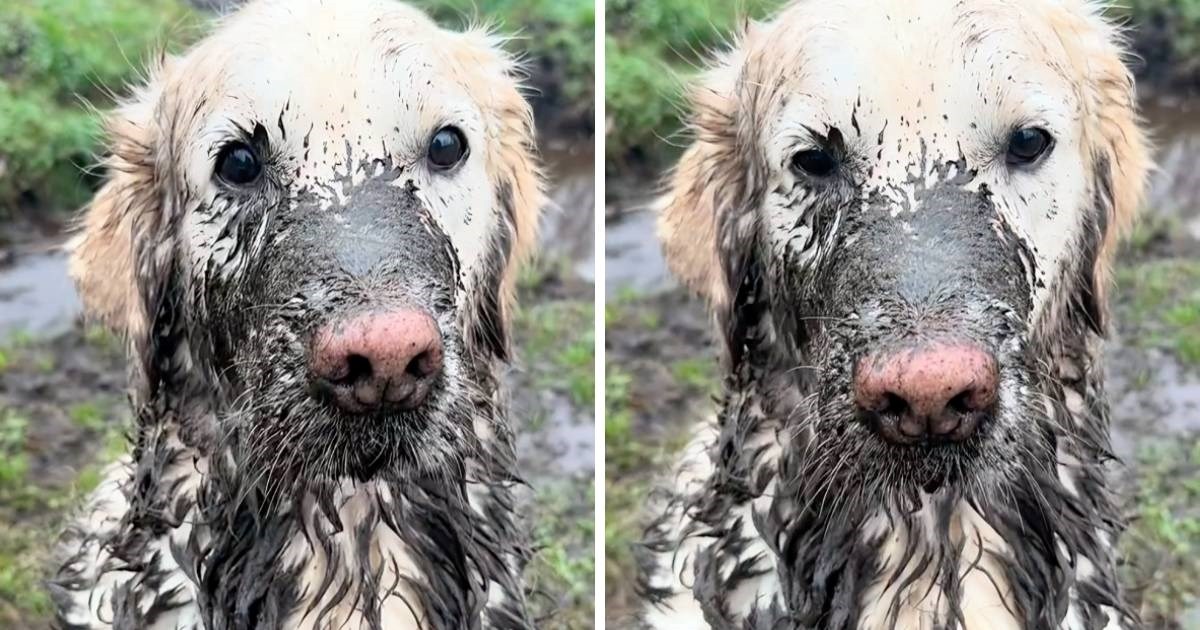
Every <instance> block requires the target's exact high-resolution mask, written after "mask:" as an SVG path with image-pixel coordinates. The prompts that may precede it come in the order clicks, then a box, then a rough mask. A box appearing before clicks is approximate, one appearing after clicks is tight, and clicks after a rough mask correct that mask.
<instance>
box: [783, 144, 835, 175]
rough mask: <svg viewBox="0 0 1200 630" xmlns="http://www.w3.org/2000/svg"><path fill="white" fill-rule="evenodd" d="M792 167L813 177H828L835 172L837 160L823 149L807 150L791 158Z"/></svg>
mask: <svg viewBox="0 0 1200 630" xmlns="http://www.w3.org/2000/svg"><path fill="white" fill-rule="evenodd" d="M792 165H793V166H795V167H796V168H798V169H800V170H802V171H804V172H805V173H808V174H809V175H812V176H813V177H828V176H829V175H831V174H832V173H833V172H834V171H836V170H837V167H838V162H837V158H835V157H833V154H832V153H830V152H829V151H826V150H824V149H808V150H807V151H801V152H799V153H797V154H796V155H793V156H792Z"/></svg>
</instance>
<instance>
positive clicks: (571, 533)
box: [528, 479, 596, 628]
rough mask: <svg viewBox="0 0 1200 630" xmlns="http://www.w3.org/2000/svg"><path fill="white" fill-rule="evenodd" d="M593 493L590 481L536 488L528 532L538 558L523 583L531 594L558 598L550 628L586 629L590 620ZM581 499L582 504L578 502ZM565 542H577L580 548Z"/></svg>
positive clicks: (592, 609) (592, 605) (593, 561)
mask: <svg viewBox="0 0 1200 630" xmlns="http://www.w3.org/2000/svg"><path fill="white" fill-rule="evenodd" d="M594 487H595V486H594V485H593V484H592V483H591V480H590V479H571V480H564V481H561V482H557V483H553V484H544V485H543V486H542V487H540V488H538V496H537V503H536V506H535V509H537V510H538V512H539V514H541V517H539V518H538V519H537V529H536V531H535V532H534V541H535V544H536V545H537V547H538V553H537V555H536V556H535V557H534V561H533V564H532V566H531V567H530V569H529V577H528V579H529V586H530V588H531V589H532V590H533V592H534V593H544V594H546V595H550V594H552V593H557V594H559V600H560V601H554V602H551V606H550V608H552V609H553V610H554V611H555V614H554V615H553V623H554V627H560V628H584V627H589V626H590V623H591V620H592V617H593V615H594V614H595V597H594V596H593V593H592V587H593V584H594V580H593V578H594V576H595V573H596V559H595V556H594V554H592V553H591V544H590V543H591V540H592V537H593V532H594V531H595V529H594V528H595V522H594V521H593V519H592V510H591V509H590V506H591V505H592V498H593V497H594V493H595V491H594ZM581 493H582V494H584V495H586V497H587V499H586V500H584V501H581V500H580V499H579V495H580V494H581ZM582 507H587V508H589V509H581V508H582ZM566 541H576V542H583V543H585V548H574V546H572V545H569V544H567V542H566ZM535 603H536V602H535ZM542 627H545V626H544V625H543V626H542Z"/></svg>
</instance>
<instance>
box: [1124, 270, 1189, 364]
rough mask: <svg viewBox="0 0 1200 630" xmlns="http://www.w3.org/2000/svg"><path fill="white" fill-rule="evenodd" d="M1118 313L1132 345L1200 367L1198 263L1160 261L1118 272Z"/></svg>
mask: <svg viewBox="0 0 1200 630" xmlns="http://www.w3.org/2000/svg"><path fill="white" fill-rule="evenodd" d="M1117 287H1118V290H1119V302H1118V312H1119V314H1120V315H1121V317H1122V323H1123V324H1124V325H1126V326H1129V327H1131V328H1132V329H1133V331H1134V334H1132V335H1129V336H1130V337H1131V340H1132V341H1133V342H1134V343H1136V344H1138V345H1140V346H1142V347H1157V348H1161V349H1163V350H1166V351H1168V352H1171V353H1172V354H1174V355H1175V356H1177V357H1178V358H1179V359H1180V360H1181V361H1183V362H1185V363H1187V364H1189V365H1194V366H1195V365H1200V261H1196V260H1186V259H1160V260H1148V261H1144V262H1133V263H1128V264H1126V265H1123V266H1122V267H1120V268H1118V270H1117Z"/></svg>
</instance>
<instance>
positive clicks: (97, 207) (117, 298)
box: [68, 56, 171, 339]
mask: <svg viewBox="0 0 1200 630" xmlns="http://www.w3.org/2000/svg"><path fill="white" fill-rule="evenodd" d="M170 63H171V60H170V59H169V58H168V57H166V56H160V58H159V60H158V62H157V63H156V64H154V66H153V67H152V68H151V69H150V71H149V76H150V79H149V81H147V83H146V84H145V85H144V86H142V87H140V88H138V89H137V90H135V92H134V93H133V95H132V97H130V98H129V99H127V100H126V101H124V102H123V103H122V104H120V105H119V106H118V107H117V108H116V109H115V110H114V111H113V112H111V113H110V114H109V115H108V116H107V118H106V119H105V121H104V130H105V158H104V159H103V161H102V166H103V167H104V170H105V172H106V177H107V180H106V181H105V182H104V184H103V185H102V186H101V187H100V189H99V190H98V191H97V192H96V194H95V196H94V197H93V198H92V200H91V202H89V203H88V205H87V206H86V207H85V208H84V209H83V211H82V212H81V214H80V216H79V217H78V219H77V222H76V226H75V234H74V236H73V238H72V239H71V240H70V242H69V243H68V250H69V252H70V261H69V272H70V275H71V278H72V279H73V280H74V281H75V285H76V288H77V289H78V290H79V295H80V298H81V300H82V302H83V307H84V311H85V313H86V314H87V315H89V316H91V317H94V318H96V319H99V320H100V321H102V322H103V323H104V324H105V325H107V327H108V328H109V329H111V330H112V331H114V332H117V333H119V334H122V335H125V336H127V337H129V338H135V339H136V338H139V337H142V336H144V335H145V334H146V332H147V328H148V326H149V314H148V313H147V308H146V305H145V304H144V302H143V300H142V298H141V291H140V290H139V277H140V276H141V275H143V274H144V272H145V271H146V270H139V265H140V262H139V254H138V249H139V248H140V247H141V245H142V244H144V243H146V242H153V238H152V235H154V234H155V233H156V232H157V231H158V228H159V223H160V221H162V220H163V219H162V208H161V195H160V194H159V190H158V186H157V182H156V179H157V178H156V155H157V151H158V147H159V144H160V138H159V131H158V129H157V126H156V124H155V122H154V111H155V109H156V107H157V106H158V101H159V100H160V98H161V95H162V90H163V88H162V85H163V81H164V76H165V74H166V73H167V69H168V67H169V65H170Z"/></svg>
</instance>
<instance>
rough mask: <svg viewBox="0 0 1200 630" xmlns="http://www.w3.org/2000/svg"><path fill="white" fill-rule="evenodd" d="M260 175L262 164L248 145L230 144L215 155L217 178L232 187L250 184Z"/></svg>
mask: <svg viewBox="0 0 1200 630" xmlns="http://www.w3.org/2000/svg"><path fill="white" fill-rule="evenodd" d="M261 174H262V162H260V161H259V160H258V154H257V153H255V152H254V149H252V148H251V147H250V145H248V144H246V143H244V142H230V143H229V144H227V145H225V146H224V147H222V148H221V152H220V153H219V154H217V176H218V177H220V178H221V179H222V180H224V181H225V182H227V183H229V184H233V185H234V186H245V185H246V184H251V183H253V182H254V181H255V180H257V179H258V176H259V175H261Z"/></svg>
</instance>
